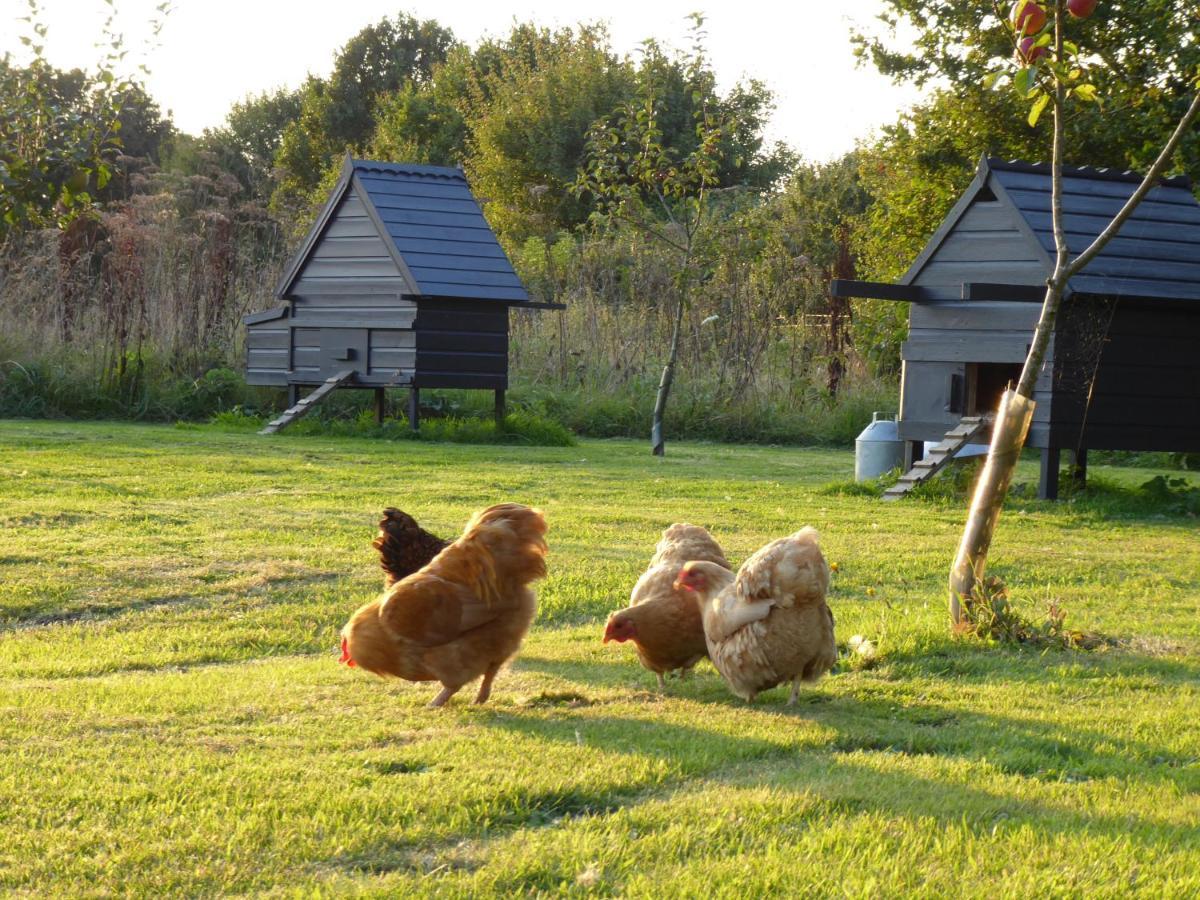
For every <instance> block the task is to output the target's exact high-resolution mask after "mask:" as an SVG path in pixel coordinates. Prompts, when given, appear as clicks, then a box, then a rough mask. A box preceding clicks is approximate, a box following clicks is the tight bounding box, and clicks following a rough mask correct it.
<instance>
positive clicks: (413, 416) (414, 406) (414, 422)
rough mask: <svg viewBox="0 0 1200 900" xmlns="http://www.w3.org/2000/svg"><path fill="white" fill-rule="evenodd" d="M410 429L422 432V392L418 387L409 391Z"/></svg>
mask: <svg viewBox="0 0 1200 900" xmlns="http://www.w3.org/2000/svg"><path fill="white" fill-rule="evenodd" d="M408 427H409V428H411V429H412V430H413V431H420V430H421V391H420V389H419V388H416V387H411V388H409V389H408Z"/></svg>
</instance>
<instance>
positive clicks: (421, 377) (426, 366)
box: [415, 300, 508, 388]
mask: <svg viewBox="0 0 1200 900" xmlns="http://www.w3.org/2000/svg"><path fill="white" fill-rule="evenodd" d="M415 331H416V340H417V384H418V386H420V387H461V388H506V387H507V386H508V312H507V309H505V308H503V307H501V308H499V309H497V308H496V305H495V304H494V303H488V302H486V301H483V302H475V303H472V302H471V301H468V300H456V301H445V300H421V301H419V303H418V314H417V322H416V326H415Z"/></svg>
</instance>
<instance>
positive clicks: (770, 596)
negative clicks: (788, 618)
mask: <svg viewBox="0 0 1200 900" xmlns="http://www.w3.org/2000/svg"><path fill="white" fill-rule="evenodd" d="M828 590H829V566H828V565H826V563H825V557H824V556H822V555H821V548H820V547H819V546H818V545H817V532H816V529H814V528H811V527H810V528H802V529H800V530H799V531H797V532H796V533H795V534H791V535H788V536H787V537H785V538H779V539H778V540H775V541H771V543H769V544H767V545H766V546H765V547H763V548H761V549H759V550H758V551H757V552H755V553H754V554H753V555H752V556H751V557H750V558H749V559H747V560H746V561H745V562H744V563H742V567H741V568H740V569H738V573H737V578H736V580H735V581H734V592H735V594H736V596H737V600H738V601H739V602H741V603H747V604H756V603H762V602H766V601H769V602H770V604H771V605H772V606H780V607H784V608H786V607H790V606H800V605H803V604H805V603H810V602H813V601H817V600H824V599H825V594H826V593H827V592H828Z"/></svg>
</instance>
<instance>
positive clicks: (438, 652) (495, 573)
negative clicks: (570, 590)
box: [342, 503, 547, 707]
mask: <svg viewBox="0 0 1200 900" xmlns="http://www.w3.org/2000/svg"><path fill="white" fill-rule="evenodd" d="M545 534H546V520H545V518H544V517H543V516H542V514H541V512H539V511H538V510H536V509H530V508H529V507H527V506H521V505H520V504H517V503H500V504H497V505H495V506H491V507H488V508H487V509H485V510H483V511H482V512H479V513H476V514H475V516H473V517H472V519H471V521H470V522H468V523H467V527H466V529H465V530H464V532H463V535H462V537H460V538H459V539H458V540H456V541H455V542H454V543H453V544H451V545H450V546H449V547H447V548H446V549H445V550H443V551H442V552H441V553H440V554H438V555H437V556H436V557H434V559H433V560H432V561H431V562H430V563H429V564H428V565H426V566H425V567H424V568H422V569H421V570H420V571H418V572H415V573H413V574H412V575H409V576H407V577H406V578H403V579H401V580H400V581H398V582H396V583H395V584H394V585H392V586H391V587H390V588H389V589H388V590H387V591H386V592H385V593H384V595H383V596H382V597H381V598H379V599H378V600H373V601H372V602H370V603H368V604H366V605H365V606H363V607H362V608H360V609H359V610H358V611H357V612H356V613H355V614H354V615H353V616H352V617H351V618H350V621H349V622H348V623H346V626H345V627H344V628H343V629H342V662H345V663H347V664H348V665H351V666H360V667H361V668H363V669H366V670H367V671H368V672H373V673H375V674H376V675H381V676H386V675H391V676H395V677H397V678H403V679H405V680H407V681H437V682H440V683H441V685H442V691H441V692H440V693H439V694H438V695H437V696H436V697H435V698H434V699H433V701H432V702H431V703H430V704H429V705H430V706H434V707H436V706H443V705H445V703H446V701H448V700H449V699H450V698H451V697H453V696H454V694H455V693H457V692H458V691H459V690H460V689H461V688H462V687H463V686H464V685H466V684H468V683H469V682H471V681H474V680H475V679H476V678H479V677H480V676H482V677H483V681H482V682H481V684H480V686H479V693H478V695H477V696H476V697H475V702H476V703H483V702H485V701H486V700H487V699H488V696H489V695H490V694H491V689H492V680H493V679H494V678H495V677H496V673H497V671H499V669H500V667H501V666H502V665H503V664H504V663H505V662H506V661H507V660H508V659H509V658H510V657H511V656H513V654H515V653H516V652H517V649H518V648H519V647H520V645H521V641H522V639H523V638H524V637H525V633H526V632H527V631H528V630H529V624H530V623H531V622H532V621H533V616H534V613H535V612H536V610H537V599H536V597H535V595H534V593H533V591H532V590H531V589H530V587H529V585H530V583H531V582H533V581H535V580H537V579H539V578H544V577H545V575H546V560H545V556H546V550H547V547H546V538H545Z"/></svg>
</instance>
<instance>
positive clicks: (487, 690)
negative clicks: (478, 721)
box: [475, 663, 500, 705]
mask: <svg viewBox="0 0 1200 900" xmlns="http://www.w3.org/2000/svg"><path fill="white" fill-rule="evenodd" d="M499 671H500V663H492V665H490V666H488V669H487V671H486V672H484V673H483V681H481V682H479V693H478V694H476V695H475V704H476V705H479V704H482V703H487V699H488V697H490V696H492V679H493V678H495V677H496V673H497V672H499Z"/></svg>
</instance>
